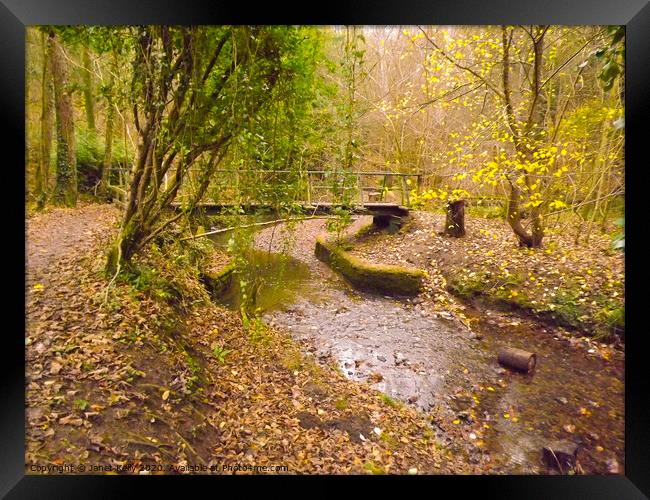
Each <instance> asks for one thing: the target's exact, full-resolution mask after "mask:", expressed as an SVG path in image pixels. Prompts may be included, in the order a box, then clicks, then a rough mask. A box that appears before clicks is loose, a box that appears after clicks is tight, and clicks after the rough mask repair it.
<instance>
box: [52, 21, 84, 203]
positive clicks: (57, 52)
mask: <svg viewBox="0 0 650 500" xmlns="http://www.w3.org/2000/svg"><path fill="white" fill-rule="evenodd" d="M50 49H51V51H50V60H51V61H52V79H53V81H54V102H55V109H56V186H55V188H54V200H55V202H56V203H61V204H64V205H66V206H75V205H76V204H77V157H76V151H75V136H74V117H73V116H74V115H73V109H72V99H71V96H70V93H69V90H68V88H67V87H68V71H67V68H66V66H65V62H64V60H63V53H62V50H63V49H62V47H61V45H60V43H59V42H58V40H57V39H56V36H55V35H54V34H53V33H52V34H50Z"/></svg>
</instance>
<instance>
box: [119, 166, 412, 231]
mask: <svg viewBox="0 0 650 500" xmlns="http://www.w3.org/2000/svg"><path fill="white" fill-rule="evenodd" d="M127 177H128V174H126V173H125V175H122V173H121V172H120V184H121V185H120V186H114V188H117V189H113V191H115V192H117V191H118V190H119V191H121V192H124V191H123V186H124V184H126V183H127V181H128V179H127ZM421 180H422V176H421V174H407V173H400V172H383V171H368V172H362V171H353V172H350V171H347V172H343V171H329V170H304V171H294V170H261V169H258V170H255V169H238V170H227V169H220V170H217V171H216V175H215V178H214V180H213V182H212V185H213V189H212V190H211V192H212V193H216V195H213V196H212V197H211V196H209V195H206V196H204V200H203V201H202V202H200V203H199V204H197V205H196V206H194V207H193V210H194V211H195V212H199V213H203V214H205V215H224V214H230V215H232V214H239V215H254V214H260V213H273V212H277V209H278V204H276V203H269V202H266V201H258V200H257V199H256V198H258V199H259V198H262V199H263V198H265V193H264V187H265V186H277V185H280V184H282V183H283V182H286V183H287V185H290V184H291V185H293V186H298V189H296V190H295V191H296V192H295V195H294V197H293V200H291V201H290V202H291V204H292V205H293V206H294V207H298V206H299V207H301V208H302V211H303V212H304V214H305V215H329V214H333V213H335V211H336V209H339V208H343V209H346V210H348V211H350V212H352V213H353V214H358V215H372V216H373V218H374V221H375V223H377V224H379V225H389V224H390V225H391V226H393V225H395V224H398V225H399V224H400V223H401V219H402V218H403V217H405V216H407V215H408V214H409V210H410V208H411V196H410V194H411V191H412V190H415V192H416V193H418V192H419V191H420V188H421ZM186 183H187V184H189V185H191V183H192V175H191V172H190V175H188V178H187V179H185V180H184V185H185V184H186ZM335 191H336V192H337V193H338V196H336V195H335V194H334V192H335ZM342 194H343V195H344V196H342ZM184 198H185V197H184V196H183V189H181V190H180V193H179V196H178V197H177V201H175V202H174V203H172V208H174V209H176V210H186V209H187V204H186V203H185V202H184ZM210 198H212V199H210ZM341 198H343V199H345V200H347V201H346V202H344V203H343V202H337V201H333V200H337V199H341ZM284 201H285V203H286V200H284Z"/></svg>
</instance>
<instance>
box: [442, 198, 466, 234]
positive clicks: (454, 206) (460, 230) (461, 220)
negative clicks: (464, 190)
mask: <svg viewBox="0 0 650 500" xmlns="http://www.w3.org/2000/svg"><path fill="white" fill-rule="evenodd" d="M466 204H467V202H466V201H465V200H458V201H450V202H448V203H447V220H446V221H445V231H444V234H446V235H449V236H453V237H454V238H460V237H462V236H465V205H466Z"/></svg>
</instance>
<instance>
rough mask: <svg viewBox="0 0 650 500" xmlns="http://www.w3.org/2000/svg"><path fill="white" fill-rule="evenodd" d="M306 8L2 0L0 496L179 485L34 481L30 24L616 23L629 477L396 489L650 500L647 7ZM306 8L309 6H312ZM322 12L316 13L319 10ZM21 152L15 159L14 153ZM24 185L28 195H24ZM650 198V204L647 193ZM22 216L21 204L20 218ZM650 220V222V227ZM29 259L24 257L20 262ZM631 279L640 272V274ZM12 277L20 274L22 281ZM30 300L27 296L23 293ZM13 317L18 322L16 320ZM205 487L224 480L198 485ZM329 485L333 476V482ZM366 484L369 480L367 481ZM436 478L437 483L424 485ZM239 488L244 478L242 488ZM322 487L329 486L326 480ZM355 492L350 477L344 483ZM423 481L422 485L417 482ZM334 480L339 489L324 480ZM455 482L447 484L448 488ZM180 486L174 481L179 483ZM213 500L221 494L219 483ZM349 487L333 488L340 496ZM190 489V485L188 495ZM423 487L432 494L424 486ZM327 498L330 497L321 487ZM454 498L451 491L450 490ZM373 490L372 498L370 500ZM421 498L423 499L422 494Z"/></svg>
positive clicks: (606, 0)
mask: <svg viewBox="0 0 650 500" xmlns="http://www.w3.org/2000/svg"><path fill="white" fill-rule="evenodd" d="M304 5H305V4H303V7H300V6H296V5H293V6H289V5H287V6H285V7H284V9H283V8H280V6H279V5H278V4H277V3H276V2H267V3H265V4H260V5H256V4H250V3H247V4H246V5H241V4H237V3H235V2H225V1H200V0H184V1H183V2H180V1H176V2H174V1H171V0H162V1H161V0H159V1H156V0H144V1H140V2H135V1H132V0H131V1H127V0H86V1H84V0H58V1H49V2H48V1H47V0H0V102H1V103H2V105H1V107H0V113H1V114H2V123H3V124H5V125H6V127H5V132H4V134H3V135H2V136H0V137H2V139H3V140H2V144H3V148H2V151H3V155H2V158H3V160H4V161H3V163H4V168H3V177H2V178H3V180H4V181H5V182H6V183H7V186H9V187H5V190H4V191H5V192H9V195H12V196H15V197H16V198H17V199H16V200H13V199H11V196H10V197H9V198H7V196H6V195H5V196H3V201H4V208H5V225H6V222H15V225H12V227H11V229H6V235H7V237H5V242H4V244H3V245H2V246H3V247H4V249H5V250H6V251H7V252H8V256H7V258H6V259H3V260H2V261H0V262H2V263H3V264H4V265H3V266H2V268H3V269H2V274H3V276H5V277H7V276H10V275H11V278H12V279H11V280H5V283H4V291H5V292H6V293H5V294H4V295H5V299H4V300H3V305H4V306H5V307H3V312H4V315H3V316H4V319H5V321H4V323H3V325H4V328H3V329H2V331H3V337H2V343H1V344H0V346H2V349H1V351H2V362H0V367H1V369H2V371H3V376H2V378H1V379H0V380H1V383H0V387H1V389H0V391H1V392H0V404H1V406H2V410H1V413H0V415H1V417H0V418H1V421H2V431H1V432H2V441H1V443H2V446H0V495H2V496H5V495H7V496H8V498H24V497H27V498H40V497H46V498H89V497H90V498H96V497H99V498H104V497H105V498H114V497H116V496H123V495H124V494H128V493H135V492H136V491H137V490H141V491H139V492H138V493H139V494H147V493H146V492H147V491H148V490H149V489H150V488H152V487H156V488H158V487H163V488H165V489H166V490H167V493H172V491H173V490H172V489H170V480H169V479H170V478H161V479H159V480H153V479H137V478H133V477H112V476H109V477H107V476H60V477H52V476H47V477H41V476H39V477H36V476H30V475H25V474H24V458H25V453H24V451H25V448H24V446H25V443H24V431H25V404H24V403H25V400H24V390H25V384H24V373H25V358H24V352H25V351H24V349H25V346H24V343H23V340H22V339H23V337H22V336H21V334H20V331H21V329H22V331H24V327H25V319H24V316H25V315H24V312H25V302H24V299H25V293H24V292H25V275H24V267H23V266H22V265H20V264H18V262H23V263H24V262H25V247H24V245H23V244H20V243H19V242H21V243H24V241H25V240H24V238H25V236H24V235H25V212H24V205H25V203H24V194H25V189H24V188H25V184H24V183H25V179H24V173H23V172H24V171H21V169H20V167H19V165H20V164H21V163H22V164H23V165H24V159H25V148H24V146H22V145H23V144H24V140H25V27H26V26H29V25H40V24H103V25H106V24H111V25H122V24H231V23H232V24H434V25H449V24H492V25H495V24H541V23H544V24H546V23H548V24H563V25H569V24H572V25H576V24H599V25H603V24H609V25H614V24H616V25H625V26H626V90H625V96H626V119H625V121H626V125H625V128H626V149H625V159H626V173H625V177H626V186H627V188H628V189H627V192H626V208H627V209H626V219H627V220H626V226H627V229H628V233H629V234H627V235H626V239H627V245H626V278H627V279H626V302H627V308H626V309H627V318H626V319H627V324H628V331H629V332H630V333H629V334H628V335H627V336H626V379H625V386H626V406H625V411H626V428H625V431H626V453H625V455H626V456H625V470H626V473H625V476H574V477H566V476H534V477H533V476H516V477H514V476H479V477H468V476H460V477H449V476H441V477H433V478H432V477H403V478H389V479H393V480H394V481H396V482H397V483H398V484H397V486H398V488H399V490H400V491H404V488H409V487H415V486H417V487H418V491H419V492H424V493H429V494H431V493H437V492H442V491H443V490H442V489H441V488H442V487H443V486H444V487H445V488H448V487H451V488H452V489H453V490H454V491H455V492H454V494H453V496H454V497H456V496H458V493H461V494H463V493H466V491H467V488H471V489H472V490H474V492H475V494H480V495H481V497H485V496H486V495H487V496H489V495H493V496H497V497H500V498H505V497H507V498H522V499H523V498H526V499H531V498H589V499H598V498H647V495H650V474H649V472H650V460H648V458H649V456H650V452H649V448H650V425H648V424H650V403H649V401H648V396H647V394H648V392H650V391H649V390H648V389H649V387H648V386H649V384H648V376H647V372H645V366H644V361H645V357H646V355H645V352H646V350H645V349H644V348H643V345H642V342H643V337H644V336H645V335H647V333H646V332H645V331H644V330H645V329H644V328H643V325H644V324H645V322H644V315H643V313H644V308H643V305H642V301H643V300H644V298H643V297H639V295H640V294H639V291H641V290H643V286H644V284H645V283H647V282H645V281H644V278H645V275H644V273H641V272H639V271H641V270H643V269H644V266H645V264H644V255H643V254H642V252H643V248H644V246H643V243H642V241H641V237H642V235H643V233H644V232H645V231H644V228H645V224H647V222H646V220H645V219H646V209H645V207H644V206H643V205H642V201H643V199H644V192H643V189H647V186H650V183H648V172H649V171H650V168H649V167H648V166H647V163H648V161H647V154H646V153H645V152H644V150H645V147H644V146H645V144H644V139H645V141H647V139H646V135H645V131H644V128H643V125H644V123H645V121H647V119H648V118H649V117H650V113H649V111H650V110H649V106H648V101H649V98H648V96H650V69H649V68H650V5H648V2H647V1H646V0H617V1H614V0H595V1H589V0H544V1H540V0H516V1H511V0H496V1H495V0H493V1H480V0H447V1H444V2H434V1H422V0H421V1H417V0H401V1H399V2H398V1H390V2H388V1H376V2H372V1H356V2H347V3H344V2H341V3H337V2H326V3H322V4H318V5H317V6H316V9H315V11H318V14H315V13H314V14H310V13H309V12H308V11H307V10H305V9H304ZM306 6H307V8H309V7H310V6H309V5H308V4H306ZM311 7H312V8H313V7H314V6H311ZM7 153H11V154H9V155H8V154H7ZM17 186H23V190H22V191H21V190H19V189H17ZM646 197H647V196H646ZM15 207H23V210H22V211H21V210H17V209H16V208H15ZM644 223H645V224H644ZM21 259H22V260H21ZM630 270H631V271H632V272H630ZM11 273H14V274H13V275H12V274H11ZM19 291H22V293H19ZM7 319H12V320H13V321H11V322H7V321H6V320H7ZM195 479H197V480H201V481H206V480H212V481H214V480H216V479H217V478H214V477H205V476H204V477H201V478H198V477H196V478H195ZM237 479H238V478H229V479H226V478H221V477H220V478H219V479H218V481H220V482H219V486H218V488H222V487H223V485H224V484H228V485H230V486H235V484H236V487H237V488H240V487H241V481H237ZM255 479H256V481H255V482H263V483H264V484H265V485H267V484H268V485H269V486H271V485H276V486H280V482H279V481H282V484H283V485H284V486H285V488H286V485H285V483H286V482H287V481H291V478H287V477H263V478H259V477H258V478H255ZM328 479H329V478H328ZM364 479H366V478H364ZM313 480H315V478H312V477H309V478H301V479H299V481H301V482H303V481H304V483H303V486H302V488H301V489H300V490H298V491H299V492H302V493H304V494H311V492H312V491H313V489H314V486H315V483H312V481H313ZM430 480H434V484H424V482H426V483H428V481H430ZM235 481H237V482H236V483H235ZM319 482H322V481H319ZM344 482H345V483H349V482H350V479H349V478H345V479H344ZM415 482H417V483H418V484H417V485H416V483H415ZM325 483H326V484H327V483H330V481H327V480H326V481H325ZM439 483H447V484H439ZM178 484H179V483H175V486H178ZM212 484H213V486H208V488H209V489H208V490H207V492H208V493H207V494H210V492H213V493H218V492H219V491H221V490H220V489H217V486H215V484H216V483H212ZM387 484H388V483H387V481H386V478H367V480H366V481H365V483H364V488H366V487H367V488H371V489H375V488H376V489H377V490H379V489H381V490H383V489H384V488H385V487H386V486H387ZM341 486H342V487H343V488H347V484H344V485H338V484H337V485H334V484H332V486H331V488H332V494H344V493H343V492H337V491H336V490H338V489H339V488H340V487H341ZM187 487H188V486H187V483H183V484H181V486H180V488H182V490H179V491H182V492H184V493H185V494H187ZM422 487H424V489H422ZM321 491H324V490H321ZM447 491H449V490H447ZM367 493H368V492H366V494H367ZM413 494H423V493H416V492H415V491H414V492H413Z"/></svg>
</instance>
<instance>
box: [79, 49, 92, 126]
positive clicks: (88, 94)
mask: <svg viewBox="0 0 650 500" xmlns="http://www.w3.org/2000/svg"><path fill="white" fill-rule="evenodd" d="M81 58H82V62H83V68H82V70H81V78H82V81H83V88H84V106H85V108H86V123H87V124H88V130H90V132H91V134H92V136H93V137H94V135H95V132H96V129H95V101H94V92H93V75H92V66H91V63H90V52H88V49H87V48H86V47H83V48H82V49H81Z"/></svg>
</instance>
